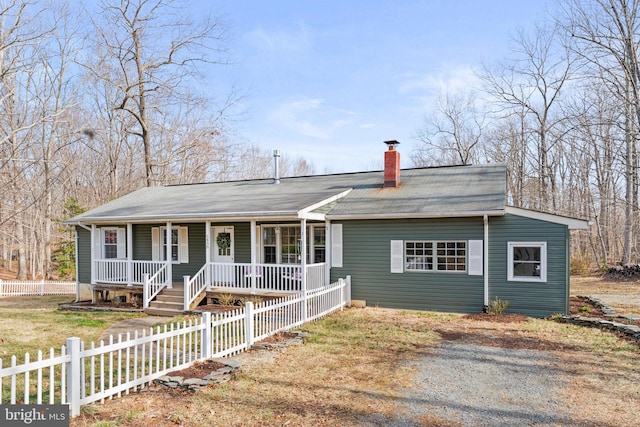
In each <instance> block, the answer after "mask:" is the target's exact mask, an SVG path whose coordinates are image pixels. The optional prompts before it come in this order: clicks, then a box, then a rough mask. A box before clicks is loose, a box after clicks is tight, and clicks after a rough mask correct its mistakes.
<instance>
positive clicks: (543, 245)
mask: <svg viewBox="0 0 640 427" xmlns="http://www.w3.org/2000/svg"><path fill="white" fill-rule="evenodd" d="M516 246H518V247H520V246H529V247H539V248H540V276H539V277H535V276H514V275H513V248H514V247H516ZM507 280H509V281H510V282H537V283H545V282H546V281H547V242H507Z"/></svg>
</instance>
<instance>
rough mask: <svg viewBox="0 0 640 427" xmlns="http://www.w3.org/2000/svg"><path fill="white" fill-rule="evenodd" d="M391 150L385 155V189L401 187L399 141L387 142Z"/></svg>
mask: <svg viewBox="0 0 640 427" xmlns="http://www.w3.org/2000/svg"><path fill="white" fill-rule="evenodd" d="M384 143H385V144H387V146H388V147H389V150H387V151H385V153H384V185H383V187H385V188H387V187H397V186H399V185H400V152H399V151H397V150H396V145H398V144H400V143H399V142H398V141H395V140H392V141H385V142H384Z"/></svg>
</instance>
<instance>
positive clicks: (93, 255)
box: [91, 224, 97, 285]
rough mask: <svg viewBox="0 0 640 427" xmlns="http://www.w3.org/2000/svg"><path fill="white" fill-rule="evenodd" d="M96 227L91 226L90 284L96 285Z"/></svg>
mask: <svg viewBox="0 0 640 427" xmlns="http://www.w3.org/2000/svg"><path fill="white" fill-rule="evenodd" d="M96 242H97V236H96V225H95V224H91V284H92V285H95V284H96Z"/></svg>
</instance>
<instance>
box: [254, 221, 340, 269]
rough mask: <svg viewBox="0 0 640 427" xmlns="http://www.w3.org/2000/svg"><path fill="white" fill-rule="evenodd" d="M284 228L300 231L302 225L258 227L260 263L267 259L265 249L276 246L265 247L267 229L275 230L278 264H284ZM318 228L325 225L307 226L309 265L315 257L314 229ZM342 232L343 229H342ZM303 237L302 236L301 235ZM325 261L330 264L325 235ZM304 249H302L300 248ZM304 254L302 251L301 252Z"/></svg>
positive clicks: (314, 224) (266, 225)
mask: <svg viewBox="0 0 640 427" xmlns="http://www.w3.org/2000/svg"><path fill="white" fill-rule="evenodd" d="M336 225H340V227H342V225H341V224H336ZM284 227H297V228H298V229H300V224H292V223H282V224H261V225H258V226H256V234H257V236H258V237H257V239H256V246H257V249H258V251H257V253H258V254H259V258H260V260H261V261H260V262H264V259H265V254H264V249H265V247H267V246H269V247H271V246H274V245H265V242H264V236H263V235H262V232H263V231H264V230H266V229H270V228H271V229H275V230H276V231H275V235H276V241H275V248H276V264H282V263H283V262H282V234H281V230H282V228H284ZM316 227H318V228H323V227H325V225H324V224H320V223H312V224H307V247H308V250H307V263H310V264H313V262H312V260H313V258H314V256H315V246H314V241H313V237H314V229H315V228H316ZM341 230H342V229H341ZM300 236H301V237H302V234H301V235H300ZM340 242H342V240H341V239H340ZM324 248H325V260H324V262H325V263H326V262H328V261H327V236H326V234H325V246H324ZM300 249H302V248H300ZM301 252H302V251H301ZM298 255H299V256H300V255H302V253H300V254H298ZM341 264H342V261H340V266H341ZM288 265H297V264H296V263H293V264H288ZM333 267H336V265H333Z"/></svg>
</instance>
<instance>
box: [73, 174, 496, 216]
mask: <svg viewBox="0 0 640 427" xmlns="http://www.w3.org/2000/svg"><path fill="white" fill-rule="evenodd" d="M382 183H383V171H373V172H357V173H344V174H333V175H314V176H305V177H292V178H281V179H280V183H279V184H274V183H273V180H272V179H256V180H246V181H228V182H217V183H207V184H188V185H175V186H166V187H148V188H142V189H140V190H137V191H135V192H133V193H130V194H128V195H126V196H123V197H120V198H118V199H116V200H113V201H111V202H109V203H106V204H104V205H102V206H99V207H97V208H95V209H92V210H90V211H88V212H85V213H83V214H80V215H78V216H76V217H73V218H71V219H69V220H67V221H65V222H66V223H68V224H79V223H123V222H164V221H172V222H188V221H202V220H221V221H222V220H224V221H228V220H234V221H237V220H249V219H257V220H271V219H278V220H287V219H290V220H293V219H300V218H305V217H307V218H313V219H320V220H321V219H324V218H326V219H341V218H374V217H384V218H392V217H424V218H426V217H442V216H451V217H455V216H471V215H474V216H475V215H482V214H489V215H502V214H504V210H505V203H506V195H505V190H506V168H505V166H504V165H500V164H491V165H481V166H456V167H436V168H416V169H403V170H402V171H401V174H400V185H399V186H398V187H397V188H383V187H382Z"/></svg>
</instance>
